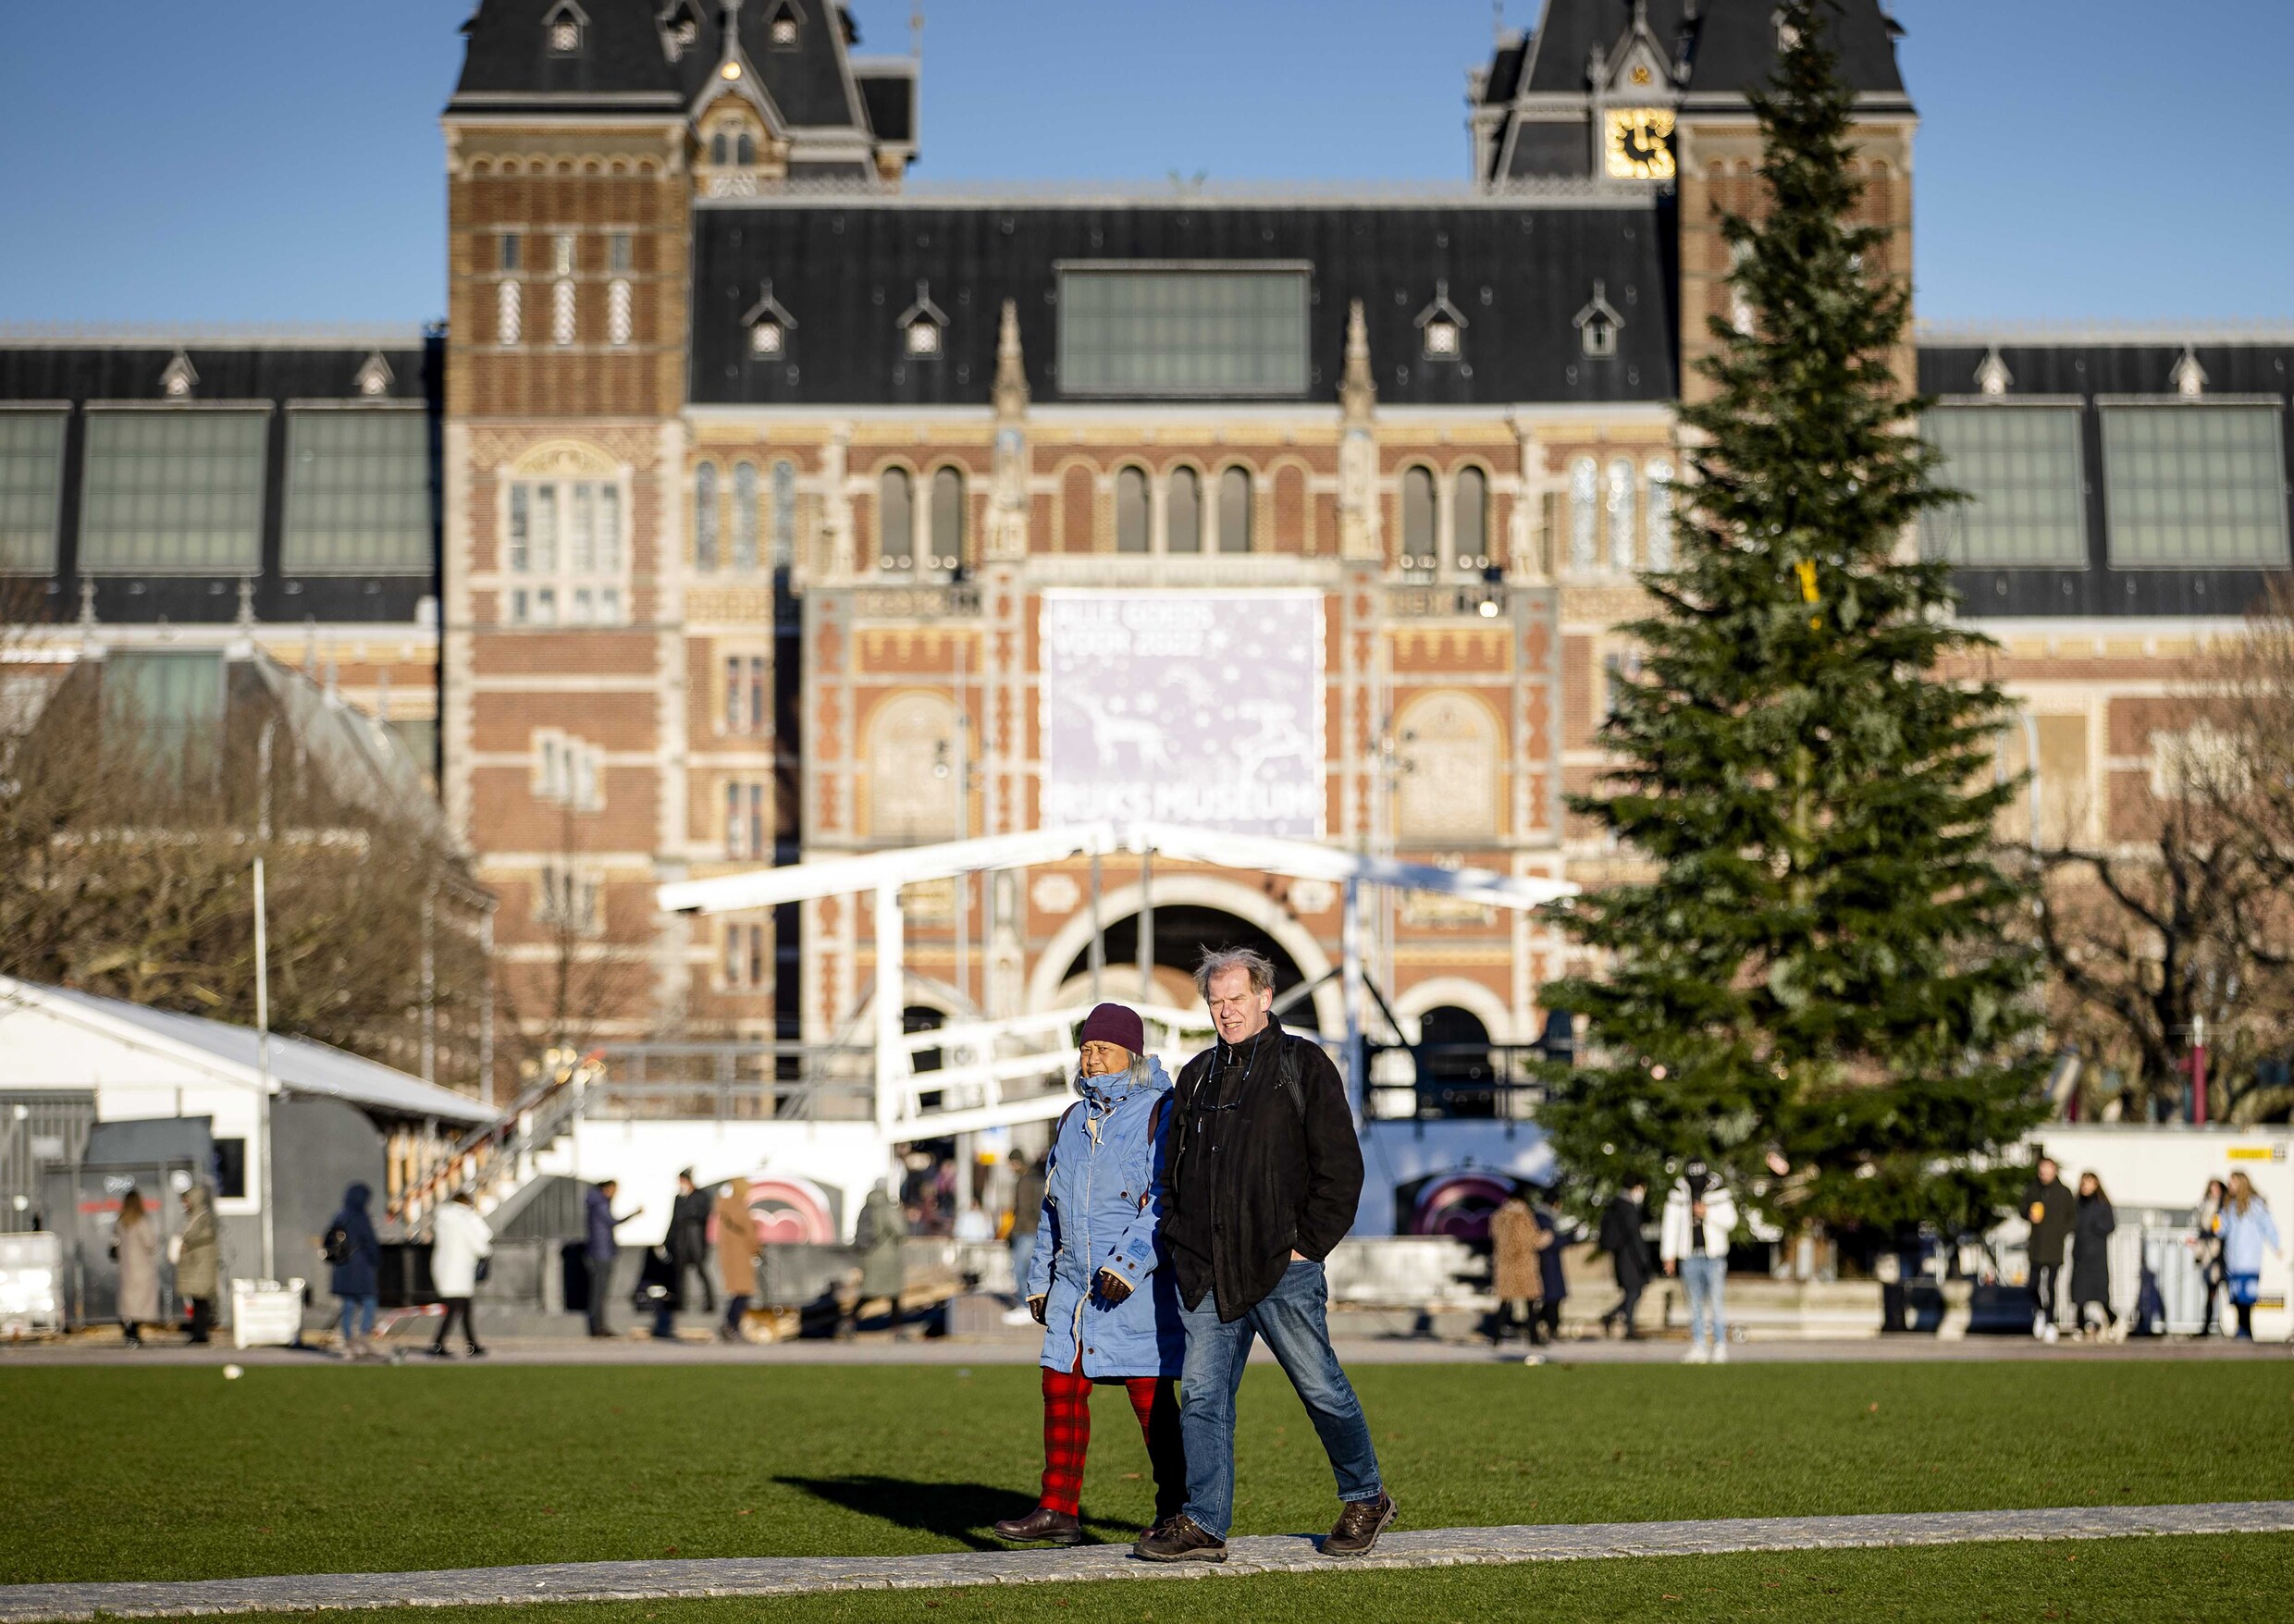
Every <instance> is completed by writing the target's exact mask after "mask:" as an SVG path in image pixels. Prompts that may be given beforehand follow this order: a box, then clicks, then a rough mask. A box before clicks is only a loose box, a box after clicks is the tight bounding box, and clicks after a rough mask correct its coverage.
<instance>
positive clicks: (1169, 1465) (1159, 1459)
mask: <svg viewBox="0 0 2294 1624" xmlns="http://www.w3.org/2000/svg"><path fill="white" fill-rule="evenodd" d="M1108 1381H1109V1383H1110V1384H1113V1383H1115V1382H1117V1381H1119V1382H1121V1384H1122V1385H1123V1390H1124V1392H1125V1393H1126V1394H1127V1395H1129V1397H1130V1400H1131V1412H1132V1413H1133V1414H1134V1415H1136V1416H1138V1417H1139V1430H1140V1432H1141V1433H1142V1434H1143V1435H1144V1436H1145V1438H1146V1440H1147V1463H1148V1466H1149V1467H1150V1468H1151V1469H1152V1470H1153V1472H1154V1474H1155V1520H1156V1521H1158V1522H1160V1521H1161V1520H1163V1519H1165V1518H1166V1517H1168V1516H1170V1515H1171V1514H1172V1513H1173V1512H1175V1511H1177V1510H1178V1508H1179V1507H1181V1506H1184V1505H1185V1504H1186V1503H1187V1456H1186V1451H1185V1450H1184V1449H1183V1448H1182V1447H1181V1446H1180V1444H1179V1433H1178V1383H1177V1382H1175V1381H1174V1380H1173V1379H1172V1378H1171V1377H1169V1376H1122V1377H1110V1378H1108ZM1092 1386H1093V1383H1092V1378H1091V1377H1089V1376H1087V1375H1085V1374H1084V1373H1083V1361H1082V1359H1081V1358H1080V1356H1079V1357H1078V1359H1077V1360H1076V1368H1075V1369H1074V1370H1072V1371H1055V1370H1053V1369H1051V1368H1050V1367H1049V1366H1045V1367H1044V1371H1043V1495H1042V1500H1041V1501H1040V1502H1039V1503H1040V1504H1042V1506H1044V1507H1048V1508H1049V1509H1051V1510H1054V1511H1064V1512H1066V1513H1067V1515H1068V1516H1070V1517H1076V1516H1079V1515H1081V1512H1082V1495H1083V1458H1084V1457H1085V1455H1087V1454H1088V1453H1089V1452H1090V1450H1091V1447H1092Z"/></svg>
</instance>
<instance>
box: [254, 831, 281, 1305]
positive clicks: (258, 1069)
mask: <svg viewBox="0 0 2294 1624" xmlns="http://www.w3.org/2000/svg"><path fill="white" fill-rule="evenodd" d="M264 915H265V901H264V893H263V859H262V858H261V857H257V858H256V859H255V1089H256V1113H257V1115H258V1116H259V1117H260V1119H261V1121H260V1125H259V1129H258V1133H259V1137H260V1138H261V1139H262V1141H263V1161H262V1189H263V1278H264V1280H265V1283H266V1284H267V1283H269V1282H271V1281H274V1280H276V1279H277V1278H278V1214H277V1210H276V1209H275V1208H274V1207H273V1205H272V1200H271V935H270V927H269V923H268V921H267V920H266V919H265V917H264Z"/></svg>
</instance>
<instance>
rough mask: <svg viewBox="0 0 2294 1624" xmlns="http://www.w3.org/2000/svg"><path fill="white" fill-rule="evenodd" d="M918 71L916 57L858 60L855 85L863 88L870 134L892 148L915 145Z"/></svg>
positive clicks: (857, 57)
mask: <svg viewBox="0 0 2294 1624" xmlns="http://www.w3.org/2000/svg"><path fill="white" fill-rule="evenodd" d="M916 69H917V62H916V58H915V57H913V56H856V57H854V58H853V60H852V77H853V82H854V83H855V84H857V85H858V86H859V88H860V105H861V109H862V110H863V111H864V112H866V113H867V114H868V116H869V133H870V134H871V135H873V136H875V137H876V139H877V140H878V141H883V142H884V143H886V144H887V145H891V146H913V145H915V144H916Z"/></svg>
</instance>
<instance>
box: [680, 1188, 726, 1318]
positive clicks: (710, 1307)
mask: <svg viewBox="0 0 2294 1624" xmlns="http://www.w3.org/2000/svg"><path fill="white" fill-rule="evenodd" d="M714 1205H715V1200H714V1198H712V1197H711V1196H710V1195H709V1191H707V1190H705V1189H702V1188H700V1187H697V1186H696V1185H695V1184H694V1182H693V1169H692V1168H690V1167H688V1168H686V1169H685V1171H684V1172H683V1173H680V1174H679V1175H677V1204H676V1206H675V1207H673V1208H672V1209H671V1216H670V1224H669V1260H670V1266H671V1267H672V1268H673V1269H675V1270H676V1271H677V1288H676V1290H675V1291H673V1292H672V1293H671V1294H670V1295H671V1296H672V1297H674V1298H677V1299H678V1300H679V1301H680V1302H682V1301H684V1300H685V1271H686V1270H688V1269H690V1270H691V1271H692V1272H693V1273H695V1274H696V1275H697V1276H698V1277H699V1279H700V1282H701V1307H702V1308H703V1310H706V1311H707V1312H709V1313H712V1314H713V1313H715V1312H716V1311H717V1286H716V1283H715V1282H714V1281H712V1280H710V1279H709V1211H710V1209H711V1208H712V1207H713V1206H714Z"/></svg>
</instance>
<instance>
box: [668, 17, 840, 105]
mask: <svg viewBox="0 0 2294 1624" xmlns="http://www.w3.org/2000/svg"><path fill="white" fill-rule="evenodd" d="M781 6H787V7H788V8H790V9H792V10H794V11H795V12H796V16H797V18H798V27H797V30H796V49H795V50H775V49H774V48H773V46H772V44H771V39H770V37H769V36H770V33H771V20H772V17H773V14H774V13H775V12H776V11H777V10H778V9H780V7H781ZM740 19H741V49H742V50H743V51H744V52H745V53H746V54H747V56H748V59H749V62H750V63H751V64H752V65H753V66H754V67H755V68H756V69H757V77H758V78H759V79H760V80H763V81H764V87H765V94H766V95H767V96H768V97H770V98H771V102H772V105H773V106H774V108H775V109H777V110H778V111H779V113H780V115H781V117H783V119H785V120H787V121H788V122H789V123H790V124H792V125H795V126H796V127H798V128H800V129H858V128H860V109H859V108H858V107H857V106H855V105H853V102H854V98H853V96H852V94H851V92H850V90H849V88H848V86H847V84H846V81H845V39H844V28H843V26H842V25H843V18H842V16H841V12H840V8H839V7H838V6H835V4H834V3H833V0H750V3H749V4H748V5H746V6H743V7H742V8H741V12H740ZM714 35H715V30H714V29H713V28H712V29H708V30H704V31H703V36H702V37H703V38H704V39H705V40H706V39H712V38H713V37H714ZM716 60H717V47H716V46H715V45H714V44H711V45H710V46H709V61H710V62H711V63H714V62H715V61H716Z"/></svg>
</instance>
